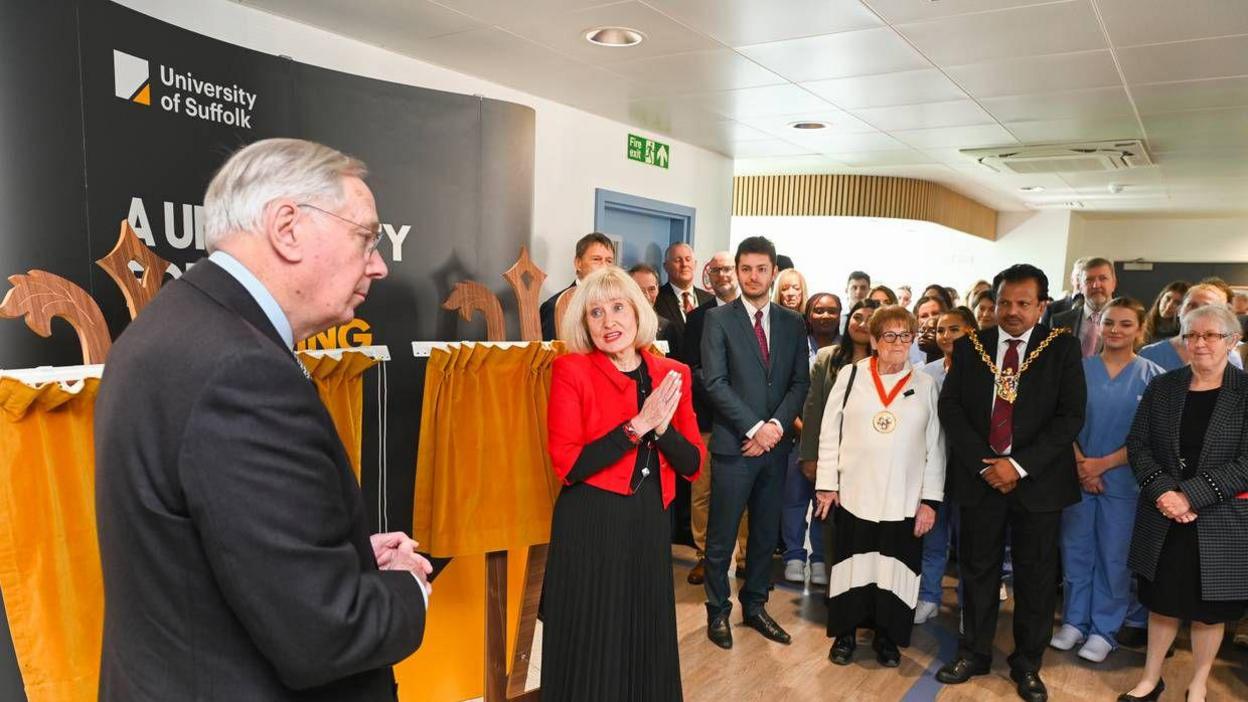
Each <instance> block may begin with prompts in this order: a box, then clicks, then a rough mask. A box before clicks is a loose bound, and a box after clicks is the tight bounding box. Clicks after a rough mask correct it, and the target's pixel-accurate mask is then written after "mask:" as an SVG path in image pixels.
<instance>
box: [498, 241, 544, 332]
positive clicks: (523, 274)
mask: <svg viewBox="0 0 1248 702" xmlns="http://www.w3.org/2000/svg"><path fill="white" fill-rule="evenodd" d="M503 277H504V278H506V279H507V282H508V283H510V284H511V289H512V291H513V292H515V295H516V305H517V307H518V308H519V310H520V338H521V339H522V340H523V341H541V340H542V319H541V314H540V310H541V300H540V296H541V292H542V283H543V282H544V281H545V280H546V273H545V272H544V271H543V270H542V269H541V268H538V267H537V264H536V263H533V259H531V258H529V249H528V247H527V246H521V247H520V258H517V259H516V262H515V264H514V265H512V267H511V268H508V269H507V272H506V273H504V274H503ZM526 278H527V280H526Z"/></svg>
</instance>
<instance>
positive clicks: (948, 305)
mask: <svg viewBox="0 0 1248 702" xmlns="http://www.w3.org/2000/svg"><path fill="white" fill-rule="evenodd" d="M923 297H939V298H940V299H941V300H942V301H943V302H944V303H945V309H947V310H951V309H953V307H954V304H953V295H950V294H949V288H946V287H945V286H943V285H937V284H936V283H932V284H931V285H929V286H927V287H926V288H923Z"/></svg>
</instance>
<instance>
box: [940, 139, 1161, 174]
mask: <svg viewBox="0 0 1248 702" xmlns="http://www.w3.org/2000/svg"><path fill="white" fill-rule="evenodd" d="M961 153H962V154H964V155H966V156H969V157H971V158H973V159H975V160H976V161H977V162H979V163H980V164H981V165H983V166H985V167H987V168H990V169H992V170H993V171H994V172H996V173H1006V174H1014V175H1035V174H1038V173H1100V172H1105V171H1120V170H1123V169H1125V168H1136V167H1139V166H1151V165H1153V161H1152V159H1150V158H1149V157H1148V151H1147V150H1145V148H1144V144H1143V142H1141V141H1140V140H1139V139H1129V140H1124V141H1089V142H1079V143H1075V144H1045V145H1041V146H999V147H994V148H991V149H962V150H961Z"/></svg>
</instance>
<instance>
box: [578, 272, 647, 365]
mask: <svg viewBox="0 0 1248 702" xmlns="http://www.w3.org/2000/svg"><path fill="white" fill-rule="evenodd" d="M618 297H622V298H624V299H626V300H628V302H629V304H631V305H632V306H633V312H634V313H636V315H637V337H636V338H635V339H633V348H638V349H644V348H649V347H650V345H651V344H653V343H654V338H655V336H656V335H657V334H658V331H659V316H658V315H657V314H655V313H654V308H652V307H650V302H649V301H648V300H646V296H645V294H644V293H642V292H641V288H640V287H639V286H638V285H637V283H636V281H634V280H633V277H632V276H631V275H629V274H628V273H626V272H625V271H624V269H623V268H619V267H618V266H607V267H606V268H600V269H598V270H596V271H594V272H593V273H590V274H589V275H587V276H585V277H584V278H582V279H581V282H580V283H579V284H578V285H577V286H576V292H574V293H573V294H572V301H571V302H569V303H568V308H567V310H566V311H565V312H564V313H563V320H562V322H561V323H560V324H559V338H560V339H561V340H562V341H563V342H564V344H566V345H567V348H568V350H569V351H571V352H573V353H589V352H590V351H593V350H594V340H593V339H592V338H590V336H589V325H588V324H587V323H586V321H585V314H586V312H587V311H588V310H589V309H590V308H591V307H593V306H594V305H597V304H599V303H601V302H605V301H606V300H612V299H615V298H618Z"/></svg>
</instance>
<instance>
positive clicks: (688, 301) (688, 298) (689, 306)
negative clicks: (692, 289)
mask: <svg viewBox="0 0 1248 702" xmlns="http://www.w3.org/2000/svg"><path fill="white" fill-rule="evenodd" d="M681 295H682V296H683V297H684V298H685V314H689V313H690V312H692V311H693V295H690V294H689V293H687V292H685V293H681Z"/></svg>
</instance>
